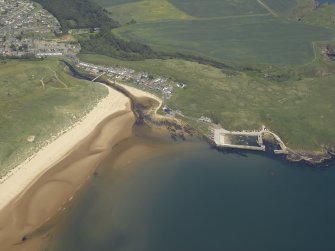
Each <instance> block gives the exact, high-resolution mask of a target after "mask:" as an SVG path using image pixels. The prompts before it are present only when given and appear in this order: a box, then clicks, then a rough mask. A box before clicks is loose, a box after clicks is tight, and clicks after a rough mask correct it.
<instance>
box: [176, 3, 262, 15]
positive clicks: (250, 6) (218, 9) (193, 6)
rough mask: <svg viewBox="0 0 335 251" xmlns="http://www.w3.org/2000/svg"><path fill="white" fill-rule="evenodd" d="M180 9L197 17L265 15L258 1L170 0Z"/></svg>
mask: <svg viewBox="0 0 335 251" xmlns="http://www.w3.org/2000/svg"><path fill="white" fill-rule="evenodd" d="M169 1H170V2H171V3H173V4H174V5H175V6H176V7H177V8H178V9H180V10H182V11H184V12H186V13H188V14H189V15H191V16H195V17H224V16H238V15H252V14H264V13H266V12H267V11H266V10H265V9H264V8H263V7H262V6H261V5H260V4H259V3H257V1H250V0H206V1H203V0H192V1H190V0H169Z"/></svg>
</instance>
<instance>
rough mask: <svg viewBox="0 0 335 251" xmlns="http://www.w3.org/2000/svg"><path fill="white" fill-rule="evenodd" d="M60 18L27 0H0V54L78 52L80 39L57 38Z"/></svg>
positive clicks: (34, 54)
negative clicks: (63, 40)
mask: <svg viewBox="0 0 335 251" xmlns="http://www.w3.org/2000/svg"><path fill="white" fill-rule="evenodd" d="M61 34H62V30H61V26H60V24H59V22H58V20H57V19H56V18H55V17H54V16H53V15H51V14H50V13H49V12H48V11H46V10H44V9H43V8H42V7H41V6H39V5H38V4H36V3H33V2H31V1H28V0H0V56H6V57H28V56H30V57H43V56H52V55H54V56H57V55H58V56H60V55H67V54H74V55H75V54H77V53H78V52H79V51H80V46H79V44H78V43H70V42H59V41H57V42H55V40H57V39H56V38H57V36H59V35H61Z"/></svg>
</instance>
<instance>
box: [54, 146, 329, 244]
mask: <svg viewBox="0 0 335 251" xmlns="http://www.w3.org/2000/svg"><path fill="white" fill-rule="evenodd" d="M172 147H175V146H172ZM109 162H110V165H111V166H113V165H114V164H113V157H111V158H110V159H109V160H107V161H106V162H105V163H104V164H103V165H107V166H108V165H109V164H108V163H109ZM135 166H136V165H135ZM104 168H106V166H105V167H104ZM106 170H108V171H105V172H103V171H102V174H101V175H99V176H98V177H97V178H96V179H95V180H94V181H93V182H92V183H91V184H90V185H89V186H88V188H87V189H86V191H84V193H83V194H82V196H81V198H80V199H79V200H78V202H77V203H76V205H75V207H74V208H73V209H72V210H71V211H70V212H69V213H68V215H67V217H66V219H65V221H64V222H65V223H63V225H62V227H61V230H60V233H59V234H58V235H56V236H55V238H54V240H53V242H52V245H51V246H52V248H51V250H52V251H60V250H61V251H79V250H80V251H92V250H98V251H107V250H108V251H205V250H208V251H224V250H227V251H253V250H254V251H262V250H264V251H265V250H266V251H283V250H285V251H309V250H310V251H334V250H335V193H334V192H335V166H334V165H333V166H331V167H328V168H323V169H321V168H312V167H307V166H299V165H293V164H289V163H286V162H283V161H279V160H275V159H273V158H269V157H266V156H264V155H258V154H248V155H247V156H243V155H237V154H223V153H219V152H217V151H214V150H210V149H209V148H208V146H207V145H204V144H200V145H198V146H196V147H194V148H189V149H188V148H183V150H181V151H175V152H174V153H169V154H163V155H162V154H160V155H157V156H156V157H154V158H151V159H149V160H147V161H145V162H142V163H141V164H138V165H137V167H136V168H127V169H123V170H122V169H121V170H120V169H118V168H117V166H113V167H107V168H106Z"/></svg>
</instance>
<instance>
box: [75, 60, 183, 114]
mask: <svg viewBox="0 0 335 251" xmlns="http://www.w3.org/2000/svg"><path fill="white" fill-rule="evenodd" d="M76 65H77V67H80V68H82V69H83V70H85V71H87V72H90V73H91V74H95V75H106V76H107V77H108V78H111V79H115V80H117V81H121V82H127V83H131V84H133V85H138V86H140V87H141V88H148V89H151V90H152V91H154V92H158V93H160V94H161V95H162V98H163V103H164V104H165V101H166V100H168V99H170V98H171V96H172V93H173V89H174V86H176V87H178V88H180V89H184V88H185V87H186V85H185V84H183V83H176V82H174V81H172V80H170V79H169V78H166V77H162V76H153V75H151V74H149V73H147V72H136V71H134V70H132V69H128V68H125V67H115V66H104V65H95V64H91V63H85V62H81V61H79V60H77V62H76ZM164 110H166V111H167V110H168V108H167V106H166V105H165V106H164Z"/></svg>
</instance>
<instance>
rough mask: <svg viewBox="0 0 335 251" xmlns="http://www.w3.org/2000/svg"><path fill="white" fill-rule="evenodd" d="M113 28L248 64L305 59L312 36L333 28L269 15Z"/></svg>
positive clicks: (156, 44) (327, 36)
mask: <svg viewBox="0 0 335 251" xmlns="http://www.w3.org/2000/svg"><path fill="white" fill-rule="evenodd" d="M114 33H115V34H117V35H118V36H120V37H121V38H124V39H127V40H136V41H140V42H142V43H147V44H150V45H151V46H152V47H153V48H156V49H159V50H163V51H169V52H184V53H186V54H198V55H201V56H204V57H209V58H212V59H215V60H218V61H233V62H243V63H247V64H304V63H306V62H309V61H311V60H312V59H313V58H314V50H313V46H312V42H313V41H319V40H331V39H332V38H333V36H334V32H333V31H331V30H327V29H325V28H320V27H318V26H311V25H307V24H303V23H299V22H295V21H287V20H284V19H280V18H273V17H271V16H261V17H259V16H255V17H244V18H241V17H239V18H227V19H220V20H189V21H171V22H153V23H145V24H136V25H131V26H125V27H122V28H120V29H117V30H114Z"/></svg>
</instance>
